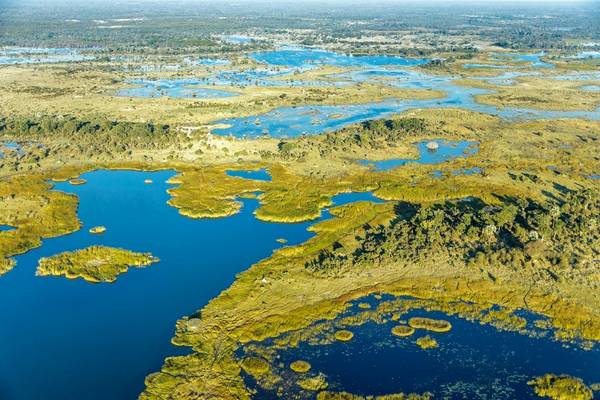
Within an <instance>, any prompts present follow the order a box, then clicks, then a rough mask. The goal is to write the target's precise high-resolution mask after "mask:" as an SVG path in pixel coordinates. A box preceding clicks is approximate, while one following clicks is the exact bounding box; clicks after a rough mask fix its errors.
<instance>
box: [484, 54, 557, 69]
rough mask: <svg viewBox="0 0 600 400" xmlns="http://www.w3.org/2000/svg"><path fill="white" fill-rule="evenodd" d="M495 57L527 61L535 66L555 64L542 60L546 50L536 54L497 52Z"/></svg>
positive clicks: (544, 66) (552, 65) (497, 58)
mask: <svg viewBox="0 0 600 400" xmlns="http://www.w3.org/2000/svg"><path fill="white" fill-rule="evenodd" d="M493 56H494V59H495V60H498V61H503V60H509V61H513V62H525V63H528V64H529V65H530V66H532V67H534V68H554V67H555V65H554V64H551V63H547V62H545V61H542V59H541V58H542V57H543V56H544V52H540V53H534V54H517V53H495V54H493Z"/></svg>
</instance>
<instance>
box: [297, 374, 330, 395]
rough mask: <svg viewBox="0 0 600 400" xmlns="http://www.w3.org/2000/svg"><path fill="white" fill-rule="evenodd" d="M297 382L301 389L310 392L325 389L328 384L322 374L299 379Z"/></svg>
mask: <svg viewBox="0 0 600 400" xmlns="http://www.w3.org/2000/svg"><path fill="white" fill-rule="evenodd" d="M297 383H298V386H300V387H301V388H302V389H304V390H309V391H311V392H316V391H319V390H325V389H327V386H329V384H328V383H327V380H326V379H325V375H323V374H319V375H317V376H313V377H311V378H306V379H301V380H299V381H298V382H297Z"/></svg>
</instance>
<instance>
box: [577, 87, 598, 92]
mask: <svg viewBox="0 0 600 400" xmlns="http://www.w3.org/2000/svg"><path fill="white" fill-rule="evenodd" d="M581 89H583V90H591V91H593V92H598V91H600V85H586V86H582V87H581Z"/></svg>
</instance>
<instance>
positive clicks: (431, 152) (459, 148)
mask: <svg viewBox="0 0 600 400" xmlns="http://www.w3.org/2000/svg"><path fill="white" fill-rule="evenodd" d="M430 142H435V143H437V144H438V146H439V147H438V148H437V149H428V148H427V144H428V143H430ZM477 144H478V143H477V142H470V141H466V140H463V141H458V142H452V141H447V140H440V139H438V140H432V141H430V140H427V141H423V142H419V143H417V144H416V146H417V148H418V150H419V158H394V159H390V160H382V161H369V160H361V161H359V163H360V164H362V165H366V166H370V167H372V168H373V169H375V171H388V170H390V169H394V168H397V167H401V166H403V165H405V164H407V163H417V164H439V163H442V162H444V161H448V160H451V159H453V158H458V157H468V156H470V155H473V154H475V153H477V151H478V149H477ZM465 171H466V170H465ZM468 172H470V171H468ZM468 172H467V173H468ZM471 173H475V172H471Z"/></svg>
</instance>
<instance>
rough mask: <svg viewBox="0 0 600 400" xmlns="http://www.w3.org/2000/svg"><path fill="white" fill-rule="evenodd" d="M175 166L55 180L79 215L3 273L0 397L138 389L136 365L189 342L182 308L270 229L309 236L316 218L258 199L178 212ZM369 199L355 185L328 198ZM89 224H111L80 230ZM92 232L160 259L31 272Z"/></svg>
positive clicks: (214, 287) (256, 252)
mask: <svg viewBox="0 0 600 400" xmlns="http://www.w3.org/2000/svg"><path fill="white" fill-rule="evenodd" d="M173 175H174V173H173V172H171V171H163V172H153V173H149V172H131V171H97V172H92V173H88V174H84V175H83V178H85V179H86V180H87V181H88V183H87V184H85V185H82V186H71V185H69V184H68V183H60V184H57V185H56V189H58V190H63V191H66V192H72V193H76V194H77V195H78V196H79V197H80V208H79V211H78V214H79V218H80V219H81V221H82V222H83V224H84V226H83V228H82V229H81V230H80V231H78V232H75V233H73V234H71V235H67V236H63V237H59V238H55V239H48V240H45V241H44V244H43V246H42V247H40V248H38V249H35V250H32V251H30V252H28V253H26V254H24V255H22V256H19V257H17V258H16V260H17V265H16V266H15V268H14V269H13V270H12V271H11V272H9V273H8V274H6V275H4V276H2V277H0V304H3V307H1V309H0V320H1V321H2V324H1V325H0V343H1V344H0V360H2V361H1V362H0V399H2V400H21V399H22V400H31V399H61V400H67V399H75V400H81V399H86V400H107V399H119V400H120V399H134V398H137V395H138V394H139V393H140V392H141V391H142V390H143V388H144V377H145V376H146V375H147V374H149V373H151V372H153V371H158V370H159V369H160V367H161V365H162V362H163V360H164V358H165V357H167V356H169V355H176V354H181V353H182V352H186V351H187V350H186V349H183V348H176V347H174V346H172V345H171V344H170V340H171V337H172V336H173V334H174V331H175V321H176V320H177V319H178V318H181V317H183V316H185V315H189V314H191V313H193V312H195V311H196V310H197V309H199V308H201V307H202V306H203V305H204V304H206V303H207V301H208V300H209V299H211V298H213V297H215V296H216V295H218V294H219V293H220V292H221V291H222V290H223V289H225V288H227V287H228V286H229V285H230V284H231V282H232V281H233V280H234V279H235V275H236V274H237V273H238V272H240V271H243V270H245V269H247V268H248V267H249V266H251V265H252V264H253V263H255V262H257V261H259V260H260V259H263V258H265V257H268V256H269V255H270V254H271V252H272V251H273V250H274V249H275V248H278V247H281V246H282V245H281V244H279V243H277V241H276V240H277V239H279V238H283V239H286V240H287V241H288V243H289V244H290V245H294V244H298V243H300V242H303V241H305V240H306V239H308V238H309V237H310V236H312V234H311V233H310V232H308V231H307V230H306V228H308V226H309V225H311V224H312V223H313V222H311V223H309V222H307V223H299V224H275V223H265V222H261V221H258V220H257V219H256V218H255V217H254V215H253V211H254V210H255V209H256V207H257V204H258V202H257V201H256V200H242V202H243V204H244V206H243V208H242V211H241V213H239V214H237V215H234V216H232V217H229V218H220V219H210V220H209V219H206V220H192V219H189V218H186V217H183V216H181V215H179V214H178V211H177V210H176V209H175V208H172V207H169V206H168V205H167V204H166V201H167V200H168V198H169V196H168V194H167V193H166V190H167V189H168V188H169V187H170V185H168V184H166V183H165V181H166V180H167V179H168V178H169V177H171V176H173ZM145 179H152V180H153V181H154V183H153V184H151V185H148V184H145V183H144V180H145ZM369 199H372V197H371V196H370V195H368V194H365V193H357V194H345V195H341V196H337V197H336V198H335V199H334V200H335V202H336V204H342V203H348V202H353V201H357V200H369ZM328 215H329V214H328V213H327V212H324V213H323V218H326V217H328ZM97 225H104V226H106V227H107V232H106V233H105V234H104V235H92V234H90V233H88V229H89V228H90V227H92V226H97ZM2 231H4V229H2ZM3 233H4V232H0V234H3ZM94 244H101V245H108V246H116V247H122V248H126V249H130V250H134V251H142V252H152V254H153V255H155V256H157V257H159V258H160V260H161V261H160V262H159V263H157V264H153V265H152V266H150V267H147V268H144V269H135V268H134V269H131V270H130V271H129V272H127V273H126V274H123V275H121V276H120V277H119V278H118V279H117V281H116V282H115V283H112V284H104V283H103V284H92V283H88V282H85V281H83V280H81V279H77V280H68V279H66V278H64V277H36V276H35V269H36V266H37V262H38V260H39V259H40V257H45V256H51V255H54V254H57V253H60V252H63V251H69V250H75V249H81V248H85V247H87V246H90V245H94Z"/></svg>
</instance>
